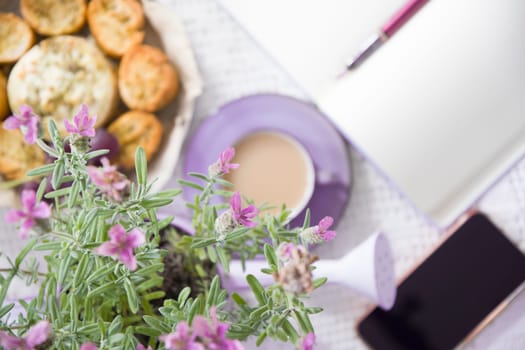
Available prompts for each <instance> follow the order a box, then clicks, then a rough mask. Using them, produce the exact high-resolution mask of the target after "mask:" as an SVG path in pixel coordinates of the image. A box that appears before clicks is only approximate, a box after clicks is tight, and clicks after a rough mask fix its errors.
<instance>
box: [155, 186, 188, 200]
mask: <svg viewBox="0 0 525 350" xmlns="http://www.w3.org/2000/svg"><path fill="white" fill-rule="evenodd" d="M181 193H182V190H181V189H180V188H177V189H173V190H165V191H161V192H159V193H156V194H155V198H173V197H176V196H178V195H179V194H181Z"/></svg>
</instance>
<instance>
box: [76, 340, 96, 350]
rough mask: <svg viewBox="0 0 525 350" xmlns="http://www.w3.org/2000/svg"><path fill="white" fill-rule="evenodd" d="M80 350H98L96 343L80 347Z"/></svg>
mask: <svg viewBox="0 0 525 350" xmlns="http://www.w3.org/2000/svg"><path fill="white" fill-rule="evenodd" d="M80 350H98V348H97V346H96V345H95V344H94V343H91V342H88V343H84V344H82V345H80Z"/></svg>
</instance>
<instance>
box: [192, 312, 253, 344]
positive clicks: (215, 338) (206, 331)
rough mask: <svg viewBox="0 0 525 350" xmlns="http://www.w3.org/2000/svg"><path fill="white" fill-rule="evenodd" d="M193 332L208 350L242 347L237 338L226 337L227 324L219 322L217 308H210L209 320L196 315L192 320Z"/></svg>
mask: <svg viewBox="0 0 525 350" xmlns="http://www.w3.org/2000/svg"><path fill="white" fill-rule="evenodd" d="M192 326H193V332H194V333H195V335H197V336H198V337H199V338H200V339H201V341H202V342H203V343H205V344H206V349H210V350H243V349H244V347H243V346H242V344H241V343H240V342H239V341H238V340H232V339H228V338H227V337H226V332H227V331H228V328H229V326H230V325H229V324H228V323H225V322H220V321H219V320H218V318H217V309H216V308H215V306H214V307H212V308H211V309H210V320H208V319H206V318H205V317H204V316H196V317H195V319H194V320H193V324H192Z"/></svg>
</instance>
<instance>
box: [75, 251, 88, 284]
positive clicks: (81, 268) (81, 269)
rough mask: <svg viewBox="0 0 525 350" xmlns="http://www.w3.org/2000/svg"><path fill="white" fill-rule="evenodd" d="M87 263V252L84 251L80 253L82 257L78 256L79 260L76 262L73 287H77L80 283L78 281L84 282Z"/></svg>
mask: <svg viewBox="0 0 525 350" xmlns="http://www.w3.org/2000/svg"><path fill="white" fill-rule="evenodd" d="M88 263H89V254H88V253H86V252H85V253H83V254H82V257H81V258H80V261H79V262H78V265H77V270H76V271H75V275H74V277H73V286H74V287H77V286H79V285H80V283H82V282H84V278H85V277H86V272H87V266H88Z"/></svg>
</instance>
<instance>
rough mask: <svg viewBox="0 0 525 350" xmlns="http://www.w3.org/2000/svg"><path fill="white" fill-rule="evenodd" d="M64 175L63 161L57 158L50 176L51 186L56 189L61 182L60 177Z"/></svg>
mask: <svg viewBox="0 0 525 350" xmlns="http://www.w3.org/2000/svg"><path fill="white" fill-rule="evenodd" d="M63 176H64V161H63V160H62V159H59V160H57V161H55V168H54V169H53V175H52V177H51V186H53V189H55V190H57V189H58V188H59V187H60V184H61V183H62V177H63Z"/></svg>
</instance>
